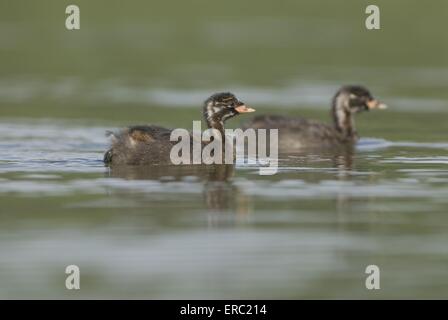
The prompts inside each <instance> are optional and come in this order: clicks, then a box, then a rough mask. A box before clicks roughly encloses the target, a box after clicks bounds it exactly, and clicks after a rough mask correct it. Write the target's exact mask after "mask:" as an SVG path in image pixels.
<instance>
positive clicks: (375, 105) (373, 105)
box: [367, 99, 387, 110]
mask: <svg viewBox="0 0 448 320" xmlns="http://www.w3.org/2000/svg"><path fill="white" fill-rule="evenodd" d="M367 108H369V110H372V109H387V105H385V104H384V103H382V102H380V101H378V100H376V99H372V100H370V101H367Z"/></svg>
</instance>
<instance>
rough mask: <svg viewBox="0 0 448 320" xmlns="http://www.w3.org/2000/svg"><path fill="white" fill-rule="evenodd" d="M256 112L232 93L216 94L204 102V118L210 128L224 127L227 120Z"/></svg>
mask: <svg viewBox="0 0 448 320" xmlns="http://www.w3.org/2000/svg"><path fill="white" fill-rule="evenodd" d="M254 111H255V109H252V108H249V107H247V106H246V105H245V104H244V102H241V101H240V100H238V99H237V97H235V95H234V94H232V93H230V92H221V93H215V94H214V95H212V96H210V97H209V98H208V99H207V100H205V102H204V118H205V121H206V122H207V125H208V127H209V128H216V127H222V126H223V125H224V122H225V121H226V120H228V119H230V118H232V117H234V116H236V115H238V114H240V113H247V112H254Z"/></svg>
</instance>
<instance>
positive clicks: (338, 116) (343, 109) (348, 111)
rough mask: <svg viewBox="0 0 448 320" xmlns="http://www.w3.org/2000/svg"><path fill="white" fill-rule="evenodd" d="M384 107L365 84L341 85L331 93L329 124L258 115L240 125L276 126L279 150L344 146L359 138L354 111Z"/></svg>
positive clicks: (248, 126)
mask: <svg viewBox="0 0 448 320" xmlns="http://www.w3.org/2000/svg"><path fill="white" fill-rule="evenodd" d="M386 108H387V106H386V105H385V104H383V103H381V102H380V101H378V100H376V99H375V98H373V96H372V95H371V94H370V92H369V90H367V89H366V88H364V87H362V86H344V87H342V88H341V89H339V91H338V92H337V93H336V94H335V96H334V97H333V101H332V108H331V114H332V118H333V125H329V124H325V123H321V122H317V121H314V120H308V119H304V118H296V117H288V116H280V115H260V116H257V117H254V118H253V119H251V120H249V121H247V122H246V123H245V124H244V125H243V128H246V129H247V128H254V129H278V130H279V149H280V150H281V151H282V150H283V151H285V150H297V149H303V148H332V147H344V146H351V145H353V144H354V143H355V142H356V141H357V140H358V139H359V136H358V133H357V132H356V128H355V121H354V115H355V114H356V113H360V112H362V111H368V110H372V109H386Z"/></svg>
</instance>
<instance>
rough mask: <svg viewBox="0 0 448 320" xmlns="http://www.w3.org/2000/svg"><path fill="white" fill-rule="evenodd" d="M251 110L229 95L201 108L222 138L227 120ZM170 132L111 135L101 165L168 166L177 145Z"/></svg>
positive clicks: (146, 129)
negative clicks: (110, 143) (109, 145)
mask: <svg viewBox="0 0 448 320" xmlns="http://www.w3.org/2000/svg"><path fill="white" fill-rule="evenodd" d="M253 111H255V110H254V109H252V108H249V107H247V106H246V105H245V104H244V103H243V102H241V101H239V100H238V99H237V98H236V97H235V95H233V94H232V93H229V92H223V93H216V94H214V95H212V96H211V97H209V98H208V99H207V100H206V101H205V102H204V107H203V112H204V118H205V121H206V123H207V126H208V128H212V129H217V130H219V132H220V133H221V136H222V137H224V122H225V121H226V120H228V119H230V118H232V117H234V116H236V115H238V114H240V113H246V112H253ZM171 132H172V129H167V128H163V127H159V126H155V125H141V126H133V127H129V128H126V129H124V130H122V131H121V132H119V133H118V134H114V133H111V134H110V135H111V136H112V147H111V148H110V149H109V150H108V151H107V152H106V153H105V155H104V163H105V164H106V165H111V166H112V165H141V164H170V163H171V159H170V152H171V148H172V147H173V146H174V145H175V144H176V143H177V141H170V135H171ZM190 141H191V142H192V141H193V139H190ZM203 144H204V143H203Z"/></svg>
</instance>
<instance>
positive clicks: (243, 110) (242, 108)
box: [235, 104, 255, 113]
mask: <svg viewBox="0 0 448 320" xmlns="http://www.w3.org/2000/svg"><path fill="white" fill-rule="evenodd" d="M235 110H236V111H237V112H238V113H246V112H254V111H255V109H252V108H249V107H248V106H246V105H245V104H243V105H241V106H238V107H235Z"/></svg>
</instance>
